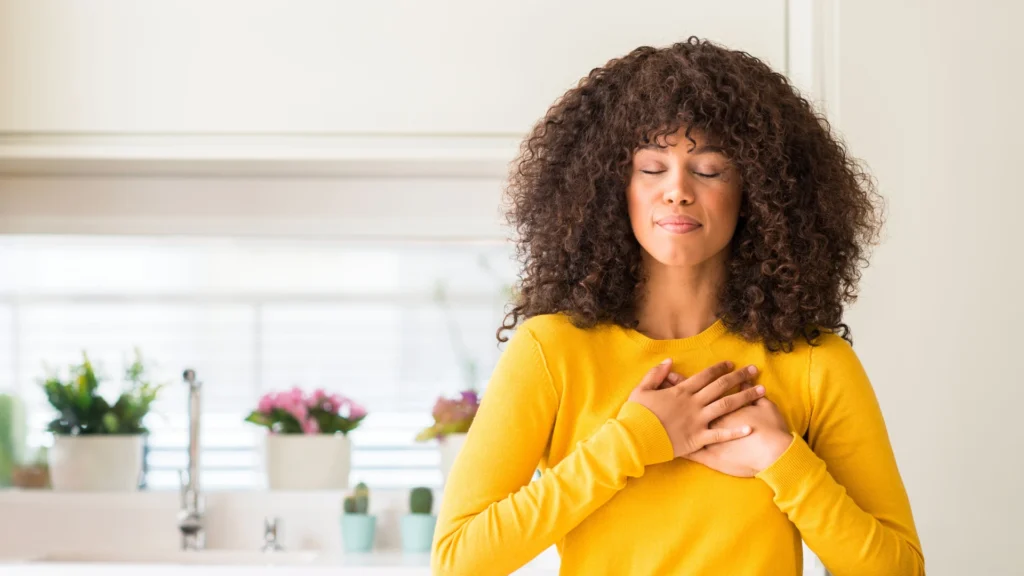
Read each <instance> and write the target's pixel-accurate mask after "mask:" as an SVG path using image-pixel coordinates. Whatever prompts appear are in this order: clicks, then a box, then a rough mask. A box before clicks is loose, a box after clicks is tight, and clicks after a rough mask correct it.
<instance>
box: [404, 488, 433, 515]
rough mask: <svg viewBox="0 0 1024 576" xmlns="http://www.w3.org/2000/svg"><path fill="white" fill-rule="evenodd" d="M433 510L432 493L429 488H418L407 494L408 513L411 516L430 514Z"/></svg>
mask: <svg viewBox="0 0 1024 576" xmlns="http://www.w3.org/2000/svg"><path fill="white" fill-rule="evenodd" d="M433 509H434V493H433V492H431V491H430V488H426V487H423V486H420V487H418V488H413V489H412V491H411V492H409V511H410V512H411V513H413V514H430V512H431V511H432V510H433Z"/></svg>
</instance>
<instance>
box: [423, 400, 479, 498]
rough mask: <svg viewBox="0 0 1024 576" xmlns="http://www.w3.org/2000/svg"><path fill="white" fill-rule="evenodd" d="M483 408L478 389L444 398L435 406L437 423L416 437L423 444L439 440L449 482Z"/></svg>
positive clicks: (442, 467) (434, 411)
mask: <svg viewBox="0 0 1024 576" xmlns="http://www.w3.org/2000/svg"><path fill="white" fill-rule="evenodd" d="M479 409H480V397H479V396H478V395H477V393H476V391H475V390H466V391H464V392H462V393H460V394H459V397H458V398H456V399H448V398H445V397H443V396H442V397H441V398H438V399H437V402H436V403H435V404H434V410H433V411H432V415H433V417H434V424H433V425H431V426H430V427H428V428H425V429H423V430H422V431H421V432H420V433H419V434H418V435H417V436H416V440H417V441H419V442H426V441H427V440H430V439H433V438H436V439H437V441H438V447H439V448H440V451H441V474H442V476H443V477H444V479H445V481H447V480H448V472H449V471H450V470H451V468H452V464H453V463H454V462H455V457H456V456H457V455H458V453H459V450H461V449H462V444H463V443H464V442H465V441H466V434H467V433H468V432H469V427H470V425H472V424H473V418H475V417H476V412H477V410H479Z"/></svg>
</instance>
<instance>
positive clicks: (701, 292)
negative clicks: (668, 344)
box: [637, 253, 725, 340]
mask: <svg viewBox="0 0 1024 576" xmlns="http://www.w3.org/2000/svg"><path fill="white" fill-rule="evenodd" d="M644 267H645V270H646V272H647V282H646V284H645V288H646V290H645V292H644V295H643V297H642V298H641V301H640V304H639V307H638V310H637V319H638V320H639V324H638V326H637V330H638V331H639V332H641V333H643V334H645V335H647V336H649V337H651V338H654V339H657V340H668V339H676V338H689V337H690V336H695V335H697V334H699V333H701V332H703V331H704V330H706V329H707V328H708V327H709V326H711V325H712V324H714V323H715V321H716V320H717V319H718V314H717V313H718V290H719V288H720V287H721V285H722V282H723V281H724V279H725V262H724V260H723V259H722V258H710V259H708V260H707V261H705V262H702V263H701V264H699V265H697V266H692V267H678V266H665V265H664V264H662V263H660V262H658V261H657V260H655V259H654V258H652V257H651V256H650V255H648V254H646V253H645V254H644Z"/></svg>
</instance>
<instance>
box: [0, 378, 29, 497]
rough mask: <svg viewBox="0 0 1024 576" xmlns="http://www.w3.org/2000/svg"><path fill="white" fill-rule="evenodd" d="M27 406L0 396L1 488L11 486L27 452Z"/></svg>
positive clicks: (5, 396) (8, 396)
mask: <svg viewBox="0 0 1024 576" xmlns="http://www.w3.org/2000/svg"><path fill="white" fill-rule="evenodd" d="M25 430H26V427H25V404H24V402H22V401H21V398H19V397H17V396H14V395H10V394H0V487H5V486H10V485H11V482H12V481H13V477H14V471H15V469H16V468H17V467H18V466H19V465H20V464H21V460H22V458H24V452H25Z"/></svg>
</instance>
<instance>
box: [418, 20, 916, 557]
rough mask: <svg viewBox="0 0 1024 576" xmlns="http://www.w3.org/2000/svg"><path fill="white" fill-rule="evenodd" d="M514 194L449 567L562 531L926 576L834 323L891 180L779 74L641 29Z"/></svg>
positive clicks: (692, 552)
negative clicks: (876, 174) (657, 39)
mask: <svg viewBox="0 0 1024 576" xmlns="http://www.w3.org/2000/svg"><path fill="white" fill-rule="evenodd" d="M509 194H510V199H511V210H510V220H511V222H512V223H513V224H514V225H515V226H516V228H517V230H518V232H519V245H518V248H519V252H520V256H521V258H522V261H523V264H524V267H523V271H522V277H521V285H520V287H519V288H520V289H519V292H518V300H517V302H516V303H515V306H514V308H513V309H512V311H511V313H510V314H509V316H508V317H507V318H506V321H505V323H504V325H503V327H502V330H499V338H501V335H502V332H503V331H507V330H509V329H511V328H514V327H516V326H517V325H518V328H517V329H516V330H515V332H514V335H513V336H512V337H511V339H510V341H509V342H508V345H507V348H506V349H505V351H504V352H503V354H502V356H501V359H500V360H499V363H498V365H497V367H496V368H495V371H494V374H493V376H492V379H491V382H490V384H489V385H488V388H487V391H486V394H485V395H484V399H483V402H482V405H481V407H480V410H479V413H478V415H477V417H476V420H475V421H474V423H473V426H472V428H471V430H470V432H469V436H468V438H467V440H466V443H465V446H464V448H463V450H462V452H461V454H460V455H459V457H458V459H457V461H456V463H455V465H454V466H453V469H452V471H451V474H450V477H449V480H448V484H447V486H446V489H445V494H444V500H443V503H442V507H441V514H440V519H439V523H438V527H437V533H436V536H435V542H434V549H433V565H434V569H435V572H436V573H439V574H460V575H461V574H466V575H474V576H475V575H481V574H508V573H510V572H512V571H514V570H515V569H517V568H518V567H520V566H522V565H523V564H525V563H526V562H528V561H529V560H530V559H531V558H533V557H534V556H535V555H537V554H538V553H540V552H541V551H543V550H544V549H546V548H548V547H549V546H550V545H552V544H557V545H558V548H559V552H560V554H561V558H562V561H561V566H562V569H561V570H562V573H563V574H582V575H587V576H593V575H598V574H615V575H626V574H641V575H650V574H659V575H660V574H709V575H711V574H714V575H719V574H722V575H724V574H728V575H734V574H736V575H739V574H742V575H747V574H772V575H775V574H781V575H794V576H795V575H799V574H801V572H802V566H801V563H802V548H801V539H802V540H803V541H804V542H806V544H807V545H808V547H809V548H810V549H811V550H813V551H814V552H815V553H816V554H817V555H818V557H819V558H821V560H822V561H823V562H824V563H825V565H826V566H827V567H828V568H829V570H830V571H831V572H832V574H834V575H835V576H842V575H845V574H850V575H857V576H861V575H865V574H884V575H887V576H892V575H903V574H908V575H909V574H923V573H924V560H923V556H922V552H921V546H920V543H919V540H918V537H917V533H916V530H915V527H914V522H913V517H912V515H911V510H910V505H909V502H908V499H907V496H906V493H905V490H904V488H903V484H902V481H901V478H900V475H899V471H898V470H897V467H896V462H895V459H894V457H893V452H892V448H891V446H890V443H889V439H888V436H887V433H886V429H885V423H884V421H883V419H882V415H881V412H880V410H879V406H878V403H877V400H876V398H875V394H874V392H873V389H872V386H871V384H870V382H869V380H868V378H867V376H866V375H865V373H864V370H863V368H862V366H861V364H860V362H859V361H858V358H857V356H856V355H855V354H854V352H853V349H852V348H851V340H850V336H849V329H848V327H847V326H846V325H845V324H844V323H843V322H842V313H843V305H844V304H846V303H848V302H851V301H852V300H853V299H854V297H855V288H856V283H857V281H858V280H859V277H860V267H861V266H862V265H863V264H864V263H865V255H866V251H867V248H868V247H869V245H870V243H871V242H872V241H873V240H874V239H875V237H876V234H877V228H878V226H879V220H880V218H879V217H878V214H877V211H876V202H875V200H876V198H877V196H876V194H875V192H874V190H873V187H872V184H871V181H870V179H869V178H868V177H867V176H866V175H865V174H864V173H863V172H862V171H861V170H860V169H859V168H858V167H857V165H856V163H855V162H854V161H852V160H851V159H850V158H849V157H848V156H847V154H846V151H845V149H844V147H843V145H842V144H841V143H840V142H838V141H837V140H836V139H835V137H833V136H832V135H831V134H830V132H829V129H828V125H827V123H826V122H825V121H824V120H822V119H820V118H818V117H817V116H816V115H815V113H814V111H813V110H812V108H811V106H810V105H809V104H808V102H807V101H806V100H804V99H802V98H801V97H800V96H799V95H798V94H797V93H796V92H795V90H794V89H793V88H792V87H791V86H790V85H789V83H788V82H787V81H786V79H785V78H784V77H783V76H782V75H780V74H777V73H775V72H773V71H772V70H771V69H769V68H768V67H767V66H766V65H765V64H763V63H762V62H760V61H759V60H757V59H755V58H753V57H751V56H750V55H748V54H745V53H742V52H736V51H730V50H726V49H724V48H721V47H718V46H716V45H713V44H710V43H707V42H703V41H699V40H697V39H693V38H691V39H690V40H688V41H687V42H685V43H680V44H676V45H674V46H671V47H669V48H666V49H660V50H659V49H653V48H649V47H642V48H638V49H636V50H634V51H633V52H631V53H630V54H628V55H627V56H625V57H623V58H620V59H616V60H613V61H611V62H610V63H608V65H607V66H605V67H603V68H598V69H596V70H594V71H593V72H591V74H590V75H589V76H588V77H587V78H586V79H584V80H583V81H582V82H581V83H580V84H579V86H578V87H576V88H574V89H572V90H570V91H569V92H568V93H567V94H566V95H565V96H564V97H563V98H561V99H560V100H559V101H558V102H557V103H556V104H555V105H554V106H553V107H552V108H551V109H550V110H549V112H548V114H547V115H546V116H545V118H544V119H543V120H541V121H540V122H539V123H538V124H537V126H536V127H535V128H534V130H533V132H532V134H531V135H530V136H529V138H528V139H527V141H526V143H525V145H524V147H523V152H522V156H521V158H520V159H519V162H518V167H517V170H516V171H515V173H514V174H513V176H512V179H511V182H510V187H509ZM521 320H523V321H522V322H521V323H520V321H521ZM652 366H653V367H652ZM638 383H639V384H638ZM538 465H539V467H540V470H541V475H540V477H539V479H537V480H535V481H532V482H531V477H532V476H533V474H534V471H535V469H536V468H537V467H538Z"/></svg>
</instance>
